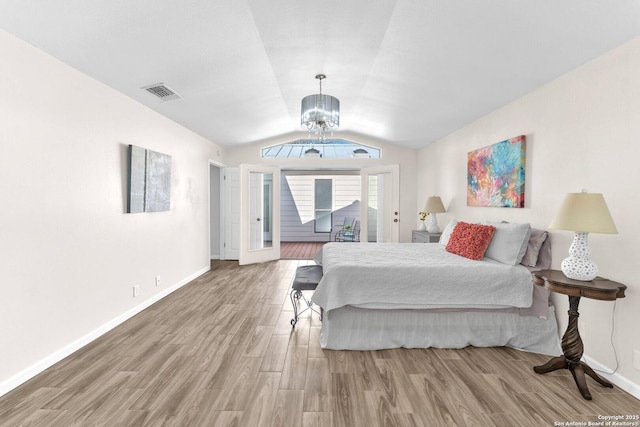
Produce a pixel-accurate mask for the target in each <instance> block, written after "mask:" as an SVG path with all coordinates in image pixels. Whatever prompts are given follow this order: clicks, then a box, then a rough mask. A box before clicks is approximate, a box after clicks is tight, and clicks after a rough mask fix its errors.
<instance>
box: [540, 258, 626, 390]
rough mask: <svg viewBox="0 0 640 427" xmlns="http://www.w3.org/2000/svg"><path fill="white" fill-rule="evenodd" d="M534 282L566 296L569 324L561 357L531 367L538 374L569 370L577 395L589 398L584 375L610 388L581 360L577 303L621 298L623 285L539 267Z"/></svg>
mask: <svg viewBox="0 0 640 427" xmlns="http://www.w3.org/2000/svg"><path fill="white" fill-rule="evenodd" d="M533 283H535V284H536V285H538V286H542V287H545V288H547V289H549V290H550V291H551V292H557V293H559V294H564V295H568V296H569V324H568V325H567V331H566V332H565V333H564V336H563V337H562V352H563V353H564V354H563V355H562V356H558V357H554V358H553V359H551V360H549V361H548V362H547V363H545V364H544V365H541V366H535V367H534V368H533V370H534V371H535V372H536V373H538V374H546V373H547V372H551V371H555V370H557V369H568V370H570V371H571V374H572V375H573V379H574V381H575V382H576V385H577V386H578V390H580V394H582V397H584V398H585V399H587V400H591V393H590V392H589V388H588V387H587V380H586V378H585V374H586V375H588V376H590V377H591V378H593V379H594V380H595V381H597V382H598V383H600V385H602V386H604V387H610V388H613V384H611V383H610V382H609V381H606V380H604V379H602V378H600V376H599V375H598V374H596V373H595V372H594V371H593V369H591V367H589V365H587V364H586V363H584V362H581V361H580V358H582V353H583V345H582V338H580V333H579V332H578V316H580V314H579V313H578V304H580V297H585V298H592V299H597V300H602V301H615V300H616V299H617V298H624V291H625V289H627V287H626V286H625V285H623V284H622V283H618V282H613V281H611V280H607V279H603V278H602V277H596V278H595V279H593V280H592V281H590V282H583V281H581V280H573V279H568V278H567V277H566V276H565V275H564V274H563V273H562V272H561V271H558V270H542V271H535V272H534V273H533Z"/></svg>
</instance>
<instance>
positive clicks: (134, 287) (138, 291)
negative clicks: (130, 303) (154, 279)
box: [133, 285, 140, 298]
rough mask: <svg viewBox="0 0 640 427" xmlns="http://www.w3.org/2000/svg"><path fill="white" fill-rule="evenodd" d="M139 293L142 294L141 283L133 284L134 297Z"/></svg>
mask: <svg viewBox="0 0 640 427" xmlns="http://www.w3.org/2000/svg"><path fill="white" fill-rule="evenodd" d="M138 295H140V286H139V285H133V297H134V298H135V297H137V296H138Z"/></svg>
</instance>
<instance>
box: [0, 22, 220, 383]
mask: <svg viewBox="0 0 640 427" xmlns="http://www.w3.org/2000/svg"><path fill="white" fill-rule="evenodd" d="M0 52H2V66H0V93H2V96H0V146H1V147H2V151H1V153H0V196H1V197H0V203H1V204H2V209H0V325H1V326H0V348H1V349H2V357H1V360H2V362H1V363H0V394H2V393H3V392H6V391H8V389H10V388H11V387H13V386H15V385H17V384H18V383H19V382H20V381H22V380H25V379H26V378H28V376H29V375H31V374H33V373H34V371H37V370H38V369H43V368H46V365H47V363H51V362H54V361H55V358H56V357H60V356H63V355H64V354H65V352H68V351H69V350H71V349H73V348H74V346H77V345H78V343H80V342H82V341H83V340H84V341H86V340H87V339H89V338H88V337H90V336H93V335H95V334H96V331H99V330H101V328H102V330H103V329H104V327H105V325H108V324H113V322H114V319H116V320H117V319H120V318H122V316H123V315H126V314H127V313H131V312H132V310H133V311H135V309H136V307H139V306H140V305H141V304H142V303H143V302H144V301H148V300H150V299H153V298H156V297H158V295H161V294H162V293H163V292H167V290H168V289H170V288H171V287H173V286H175V285H179V284H182V283H184V281H185V280H188V279H189V278H191V277H194V276H197V275H199V274H201V273H202V272H204V271H206V270H207V269H208V268H209V234H208V206H207V200H208V173H209V160H214V161H221V159H218V158H217V154H216V152H217V149H218V147H216V146H215V145H214V144H212V143H210V142H208V141H206V140H204V139H203V138H201V137H199V136H197V135H195V134H194V133H192V132H190V131H188V130H186V129H184V128H183V127H181V126H178V125H177V124H175V123H174V122H171V121H169V120H167V119H165V118H163V117H161V116H160V115H158V114H157V113H155V112H153V111H151V110H149V109H148V108H146V107H144V106H142V105H140V104H138V103H136V102H135V101H133V100H131V99H129V98H126V97H125V96H123V95H121V94H120V93H118V92H116V91H114V90H112V89H110V88H109V87H107V86H105V85H103V84H101V83H99V82H97V81H95V80H93V79H91V78H89V77H87V76H86V75H84V74H82V73H80V72H78V71H76V70H74V69H72V68H70V67H68V66H66V65H65V64H63V63H61V62H59V61H58V60H56V59H54V58H52V57H50V56H48V55H46V54H44V53H43V52H41V51H39V50H38V49H36V48H34V47H33V46H30V45H28V44H27V43H24V42H23V41H21V40H19V39H17V38H15V37H13V36H12V35H9V34H8V33H6V32H4V31H1V30H0ZM175 102H179V101H175ZM128 144H135V145H139V146H141V147H145V148H149V149H152V150H155V151H159V152H162V153H166V154H168V155H170V156H172V180H171V210H170V211H169V212H159V213H144V214H126V213H125V210H126V188H127V184H126V179H127V168H126V159H127V156H126V153H127V150H126V148H127V145H128ZM156 275H160V276H161V284H160V286H159V287H155V276H156ZM133 285H139V286H140V288H141V293H140V295H139V296H138V297H137V298H135V299H134V298H133V292H132V287H133Z"/></svg>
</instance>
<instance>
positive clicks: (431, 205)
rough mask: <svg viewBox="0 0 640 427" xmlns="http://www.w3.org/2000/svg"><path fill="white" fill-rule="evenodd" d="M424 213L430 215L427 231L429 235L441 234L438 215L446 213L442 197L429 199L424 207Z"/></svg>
mask: <svg viewBox="0 0 640 427" xmlns="http://www.w3.org/2000/svg"><path fill="white" fill-rule="evenodd" d="M424 212H426V213H428V214H429V225H427V231H428V232H429V233H439V232H440V227H438V219H437V218H436V214H438V213H443V212H446V210H445V209H444V205H443V204H442V200H441V199H440V197H438V196H431V197H429V198H428V199H427V203H425V205H424Z"/></svg>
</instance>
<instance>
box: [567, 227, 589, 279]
mask: <svg viewBox="0 0 640 427" xmlns="http://www.w3.org/2000/svg"><path fill="white" fill-rule="evenodd" d="M588 236H589V233H576V234H575V236H574V238H573V243H571V247H570V248H569V257H568V258H565V259H564V260H563V261H562V264H560V269H561V270H562V272H563V273H564V275H565V276H567V277H568V278H569V279H574V280H582V281H584V282H589V281H591V280H593V279H595V278H596V276H597V275H598V267H596V265H595V264H594V263H593V262H591V260H590V259H589V245H588V244H587V238H588Z"/></svg>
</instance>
